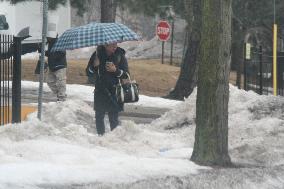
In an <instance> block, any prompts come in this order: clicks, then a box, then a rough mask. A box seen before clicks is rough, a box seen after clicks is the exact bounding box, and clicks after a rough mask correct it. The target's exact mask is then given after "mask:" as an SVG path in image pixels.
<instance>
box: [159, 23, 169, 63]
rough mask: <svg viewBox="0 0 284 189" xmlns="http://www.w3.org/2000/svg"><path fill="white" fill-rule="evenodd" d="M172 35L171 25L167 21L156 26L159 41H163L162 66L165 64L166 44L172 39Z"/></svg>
mask: <svg viewBox="0 0 284 189" xmlns="http://www.w3.org/2000/svg"><path fill="white" fill-rule="evenodd" d="M170 34H171V26H170V24H169V23H168V22H167V21H165V20H162V21H159V23H158V24H157V26H156V35H157V36H158V38H159V40H160V41H162V64H163V63H164V46H165V44H164V43H165V41H167V40H168V39H169V38H170Z"/></svg>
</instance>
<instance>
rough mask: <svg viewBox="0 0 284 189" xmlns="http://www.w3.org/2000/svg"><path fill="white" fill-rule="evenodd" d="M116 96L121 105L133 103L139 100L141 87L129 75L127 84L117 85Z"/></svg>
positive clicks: (120, 83)
mask: <svg viewBox="0 0 284 189" xmlns="http://www.w3.org/2000/svg"><path fill="white" fill-rule="evenodd" d="M115 88H116V90H115V95H116V98H117V101H118V102H119V103H132V102H137V101H138V100H139V87H138V84H137V83H136V81H135V80H133V81H132V80H131V78H130V75H129V74H128V73H127V80H126V82H121V79H119V83H118V84H117V85H116V87H115Z"/></svg>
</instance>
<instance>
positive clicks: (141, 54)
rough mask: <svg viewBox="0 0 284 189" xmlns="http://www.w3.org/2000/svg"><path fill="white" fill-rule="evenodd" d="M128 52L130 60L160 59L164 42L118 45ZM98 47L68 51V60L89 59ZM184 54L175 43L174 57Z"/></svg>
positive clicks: (167, 49) (167, 47)
mask: <svg viewBox="0 0 284 189" xmlns="http://www.w3.org/2000/svg"><path fill="white" fill-rule="evenodd" d="M118 45H119V46H120V47H122V48H124V49H125V51H126V57H127V58H129V59H147V58H160V57H161V55H162V42H161V41H159V40H158V39H157V37H154V38H153V39H151V40H149V41H127V42H123V43H120V44H118ZM170 49H171V45H170V42H166V43H165V51H164V55H165V57H170ZM95 50H96V47H86V48H81V49H76V50H72V51H69V50H68V51H67V58H68V59H89V58H90V57H91V55H92V53H93V52H94V51H95ZM182 54H183V45H182V44H177V43H174V46H173V57H174V58H181V57H182ZM38 58H39V53H37V52H34V53H28V54H25V55H23V56H22V59H38Z"/></svg>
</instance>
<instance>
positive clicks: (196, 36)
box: [165, 0, 201, 100]
mask: <svg viewBox="0 0 284 189" xmlns="http://www.w3.org/2000/svg"><path fill="white" fill-rule="evenodd" d="M184 3H185V7H186V14H187V19H186V20H187V23H188V28H189V29H188V34H189V37H188V43H187V44H188V46H187V49H186V54H185V57H184V59H183V62H182V64H181V70H180V75H179V78H178V80H177V83H176V86H175V88H174V90H172V91H171V92H170V93H169V94H168V95H167V96H166V97H165V98H170V99H176V100H184V97H188V96H189V95H190V94H191V93H192V91H193V89H194V87H195V86H196V83H197V72H198V63H197V62H198V56H199V51H200V36H201V30H200V25H201V5H200V0H185V1H184Z"/></svg>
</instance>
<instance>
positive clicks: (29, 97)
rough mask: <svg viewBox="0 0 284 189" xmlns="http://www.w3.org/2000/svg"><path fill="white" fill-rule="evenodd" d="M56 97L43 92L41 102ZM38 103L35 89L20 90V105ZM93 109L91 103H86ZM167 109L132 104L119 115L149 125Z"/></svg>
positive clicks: (51, 100)
mask: <svg viewBox="0 0 284 189" xmlns="http://www.w3.org/2000/svg"><path fill="white" fill-rule="evenodd" d="M55 101H56V97H55V95H54V94H53V93H52V92H45V91H44V92H43V98H42V102H45V103H46V102H55ZM37 102H38V91H37V89H25V88H22V104H30V103H37ZM87 103H88V104H89V105H90V106H92V107H93V102H87ZM168 110H169V109H166V108H153V107H142V106H135V105H133V104H125V106H124V112H121V113H120V119H121V120H132V121H134V122H135V123H139V124H140V123H142V124H147V123H151V122H152V121H153V120H154V119H157V118H159V117H160V116H161V115H163V114H164V113H165V112H167V111H168Z"/></svg>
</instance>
